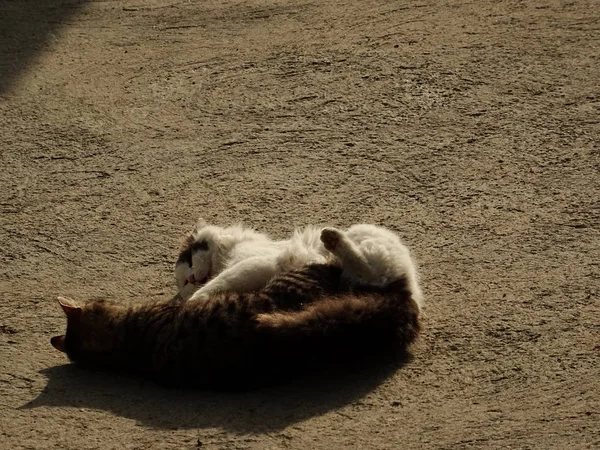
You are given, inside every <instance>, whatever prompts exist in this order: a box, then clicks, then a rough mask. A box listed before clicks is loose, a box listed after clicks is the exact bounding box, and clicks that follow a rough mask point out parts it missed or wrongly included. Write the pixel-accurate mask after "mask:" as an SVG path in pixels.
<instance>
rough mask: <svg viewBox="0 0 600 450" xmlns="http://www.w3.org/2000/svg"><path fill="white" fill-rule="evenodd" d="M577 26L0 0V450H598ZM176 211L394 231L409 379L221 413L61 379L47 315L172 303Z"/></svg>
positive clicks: (219, 402) (469, 11)
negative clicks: (90, 303) (419, 323)
mask: <svg viewBox="0 0 600 450" xmlns="http://www.w3.org/2000/svg"><path fill="white" fill-rule="evenodd" d="M598 11H600V2H598V1H597V0H596V1H577V2H568V1H551V0H543V1H538V2H524V1H516V0H513V1H491V0H482V1H477V2H458V1H449V0H441V1H437V0H419V1H412V0H397V1H385V0H380V1H375V0H361V1H350V0H331V1H326V2H325V1H323V2H320V1H314V0H297V1H292V0H237V1H236V0H227V1H223V0H205V1H175V0H170V1H166V0H165V1H163V0H149V1H136V0H131V1H129V0H127V1H123V0H118V1H110V0H104V1H89V2H88V1H82V0H44V1H42V0H37V1H36V0H30V1H5V0H0V27H1V28H0V83H1V84H0V152H1V153H0V244H1V245H0V264H1V266H0V447H1V448H2V449H77V450H85V449H197V448H203V449H204V448H207V449H287V448H290V449H303V450H304V449H324V450H326V449H348V448H353V449H354V448H356V449H400V448H402V449H475V448H485V449H499V448H503V449H504V448H509V449H513V448H514V449H544V450H546V449H586V448H590V449H591V448H599V446H600V299H599V296H600V270H599V263H600V250H599V249H600V149H599V145H600V144H599V142H600V125H599V117H600V19H599V15H598ZM199 216H202V217H204V218H206V219H207V220H208V221H211V222H214V223H217V224H229V223H232V222H237V221H242V222H244V223H246V224H248V225H250V226H253V227H256V228H258V229H260V230H263V231H265V232H268V233H270V234H271V235H272V236H274V237H284V236H286V235H288V234H289V233H290V231H291V230H292V228H293V227H294V226H296V225H302V224H308V223H317V224H330V225H337V226H348V225H350V224H353V223H357V222H370V223H377V224H380V225H384V226H387V227H390V228H392V229H394V230H396V231H397V232H398V233H399V234H400V235H401V236H402V237H403V239H405V240H406V242H407V243H408V244H409V245H410V247H411V248H412V250H413V252H414V255H415V257H416V259H417V261H418V263H419V266H420V269H421V272H422V283H423V288H424V291H425V294H426V299H427V304H426V308H425V318H424V325H425V329H424V332H423V335H422V337H421V339H420V341H419V342H418V343H417V344H416V345H415V346H414V347H413V349H412V355H413V356H412V359H411V360H409V361H407V362H405V363H404V364H403V365H402V366H400V367H397V366H396V365H394V366H392V365H390V364H387V363H386V364H374V365H372V366H362V365H361V366H356V367H354V368H352V369H348V370H341V371H338V372H339V373H334V372H328V373H322V374H320V375H313V376H311V377H308V378H306V379H300V380H296V381H293V382H289V383H286V382H284V383H283V384H282V385H280V386H277V387H272V388H269V389H265V390H261V391H258V392H251V393H237V394H235V393H226V394H223V393H214V392H203V391H183V390H167V389H162V388H159V387H157V386H155V385H154V384H152V383H150V382H144V381H143V380H140V379H136V378H130V377H124V376H119V375H111V374H106V373H94V372H87V371H84V370H82V369H78V368H73V367H72V366H70V365H68V363H67V360H66V358H65V357H64V356H63V355H62V354H60V353H59V352H57V351H55V350H54V349H53V348H52V347H51V345H50V342H49V339H50V337H51V336H53V335H55V334H58V333H62V332H63V330H64V327H65V320H64V317H63V314H62V312H61V311H60V309H59V307H58V305H57V303H56V301H55V298H56V296H57V295H67V296H71V297H74V298H76V299H79V300H83V301H85V300H89V299H93V298H108V299H111V300H115V301H120V302H133V301H144V300H147V299H161V298H167V297H170V296H171V295H172V294H173V293H174V291H175V288H174V277H173V273H172V268H173V262H174V259H175V258H176V254H177V249H178V242H179V239H180V238H181V236H182V234H183V233H184V232H186V231H187V230H188V229H189V228H190V227H191V226H192V224H193V223H194V222H195V220H196V218H197V217H199ZM240 376H243V374H240Z"/></svg>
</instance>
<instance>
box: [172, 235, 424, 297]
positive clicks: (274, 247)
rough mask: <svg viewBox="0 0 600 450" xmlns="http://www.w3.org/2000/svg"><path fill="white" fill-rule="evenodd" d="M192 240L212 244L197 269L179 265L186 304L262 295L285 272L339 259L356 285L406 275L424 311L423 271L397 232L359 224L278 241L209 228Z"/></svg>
mask: <svg viewBox="0 0 600 450" xmlns="http://www.w3.org/2000/svg"><path fill="white" fill-rule="evenodd" d="M192 236H193V239H194V241H195V242H201V241H206V243H207V244H208V250H197V251H195V252H193V253H192V257H191V260H192V267H189V266H188V264H187V263H184V262H181V263H178V264H176V266H175V276H176V280H177V286H178V288H179V292H180V294H181V296H182V297H183V298H184V299H186V298H188V297H190V296H191V298H190V300H199V299H206V298H208V297H210V296H211V295H213V294H215V293H217V292H225V291H234V292H248V291H253V290H257V289H260V288H261V287H263V286H264V285H266V284H267V283H268V281H269V280H270V279H271V278H273V277H274V276H275V275H277V274H279V273H282V272H285V271H288V270H293V269H299V268H301V267H303V266H305V265H307V264H311V263H324V262H326V261H327V260H328V258H331V255H332V254H333V255H334V256H335V257H336V258H337V260H338V262H339V264H340V265H341V267H342V269H343V274H344V276H345V277H346V278H347V279H348V280H349V281H350V282H362V283H370V284H377V285H384V284H387V283H390V282H392V281H394V280H395V279H397V278H399V277H402V276H406V277H407V279H408V283H409V288H410V289H411V291H412V294H413V298H414V300H415V301H416V302H417V304H418V305H419V307H421V305H422V293H421V289H420V287H419V283H418V274H417V269H416V267H415V265H414V263H413V260H412V258H411V256H410V251H409V249H408V248H407V247H406V246H405V245H404V244H403V243H402V241H401V240H400V238H399V237H398V236H397V235H396V234H395V233H393V232H392V231H390V230H387V229H385V228H382V227H378V226H375V225H366V224H359V225H353V226H351V227H350V228H349V229H348V230H347V231H341V230H338V229H336V228H325V229H323V230H321V229H320V228H317V227H315V226H308V227H306V228H303V229H297V230H295V231H294V233H293V235H292V237H291V238H290V239H286V240H281V241H274V240H272V239H270V238H269V237H268V236H267V235H265V234H262V233H259V232H257V231H254V230H252V229H248V228H244V227H242V226H239V225H237V226H232V227H227V228H220V227H215V226H203V227H201V228H199V229H197V230H196V231H194V232H193V234H192ZM328 238H329V239H328ZM323 242H325V243H326V245H323ZM326 247H327V248H328V249H329V251H331V253H330V252H329V251H328V250H327V249H326ZM192 276H193V277H192ZM188 278H191V279H194V280H200V281H203V280H204V279H206V278H208V279H209V281H208V282H207V283H206V284H204V285H203V286H201V287H200V288H199V289H198V286H197V285H194V284H190V283H186V279H188ZM196 289H197V290H196ZM194 291H195V292H194Z"/></svg>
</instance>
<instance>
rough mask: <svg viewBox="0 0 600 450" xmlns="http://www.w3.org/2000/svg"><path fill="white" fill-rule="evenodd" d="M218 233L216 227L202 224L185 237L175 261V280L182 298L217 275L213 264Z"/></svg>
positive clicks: (217, 245)
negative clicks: (202, 225)
mask: <svg viewBox="0 0 600 450" xmlns="http://www.w3.org/2000/svg"><path fill="white" fill-rule="evenodd" d="M219 233H220V228H218V227H213V226H204V227H202V228H199V229H198V228H197V229H195V230H194V231H193V232H192V233H190V234H189V236H188V237H187V239H186V242H185V244H184V246H183V248H182V250H181V252H180V253H179V258H178V259H177V262H176V263H175V280H176V282H177V288H178V289H179V293H180V295H181V296H182V297H183V298H184V299H186V298H188V297H189V296H191V295H192V294H193V293H194V292H195V291H196V290H197V289H198V288H199V287H200V286H202V285H204V284H206V283H207V282H208V281H209V280H210V279H211V278H213V277H214V276H215V275H217V274H216V273H215V267H214V266H215V261H216V259H217V258H218V257H219V248H220V246H219Z"/></svg>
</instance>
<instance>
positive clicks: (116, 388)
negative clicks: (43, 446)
mask: <svg viewBox="0 0 600 450" xmlns="http://www.w3.org/2000/svg"><path fill="white" fill-rule="evenodd" d="M409 359H410V357H409V356H404V357H402V358H400V359H398V360H394V361H390V360H389V359H387V360H381V359H378V360H377V361H375V362H373V361H371V362H370V364H369V365H368V367H367V366H365V365H363V366H360V367H357V366H345V367H336V368H335V369H327V371H326V373H317V374H315V373H313V374H311V375H309V376H306V377H303V378H302V379H299V380H295V381H293V382H289V383H285V384H283V383H282V384H281V385H279V386H275V387H270V388H264V389H260V390H258V391H252V392H243V393H229V392H209V391H199V390H181V389H167V388H162V387H159V386H156V385H154V384H153V383H151V382H146V381H142V380H140V379H137V378H132V377H126V376H120V375H114V374H107V373H97V372H91V371H87V370H85V369H82V368H80V367H78V366H75V365H73V364H67V365H62V366H56V367H51V368H48V369H44V370H43V371H41V373H42V374H43V375H44V376H46V377H48V384H47V386H46V387H45V388H44V390H43V391H42V392H41V393H40V394H39V396H38V397H37V398H36V399H34V400H32V401H31V402H29V403H27V404H26V405H23V406H22V407H20V409H31V408H37V407H41V406H50V407H52V406H72V407H75V408H89V409H94V410H102V411H109V412H111V413H113V414H115V415H118V416H122V417H127V418H130V419H134V420H136V421H137V422H138V423H139V424H142V425H145V426H149V427H153V428H161V429H179V428H184V429H189V428H215V427H216V428H221V429H223V430H227V431H230V432H235V433H240V434H243V433H252V434H258V433H264V432H269V431H276V430H281V429H283V428H285V427H287V426H289V425H292V424H294V423H298V422H302V421H304V420H306V419H308V418H310V417H313V416H320V415H322V414H325V413H326V412H328V411H331V410H335V409H338V408H340V407H342V406H344V405H346V404H349V403H354V402H357V401H359V399H360V398H362V397H364V396H365V395H366V394H368V393H369V392H370V391H372V390H373V389H375V388H376V387H377V386H379V385H380V384H382V383H383V382H384V381H385V380H386V379H387V378H389V377H390V376H391V375H392V374H393V373H394V372H395V371H396V370H397V369H399V368H401V367H402V366H403V365H404V364H405V363H407V362H408V361H409ZM240 376H243V375H242V374H240Z"/></svg>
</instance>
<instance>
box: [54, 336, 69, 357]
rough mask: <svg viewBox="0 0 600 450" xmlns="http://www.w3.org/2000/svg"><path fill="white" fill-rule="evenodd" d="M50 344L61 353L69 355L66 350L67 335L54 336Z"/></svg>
mask: <svg viewBox="0 0 600 450" xmlns="http://www.w3.org/2000/svg"><path fill="white" fill-rule="evenodd" d="M50 343H51V344H52V346H53V347H54V348H55V349H56V350H58V351H61V352H63V353H67V351H66V350H65V335H64V334H63V335H60V336H54V337H53V338H52V339H50Z"/></svg>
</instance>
